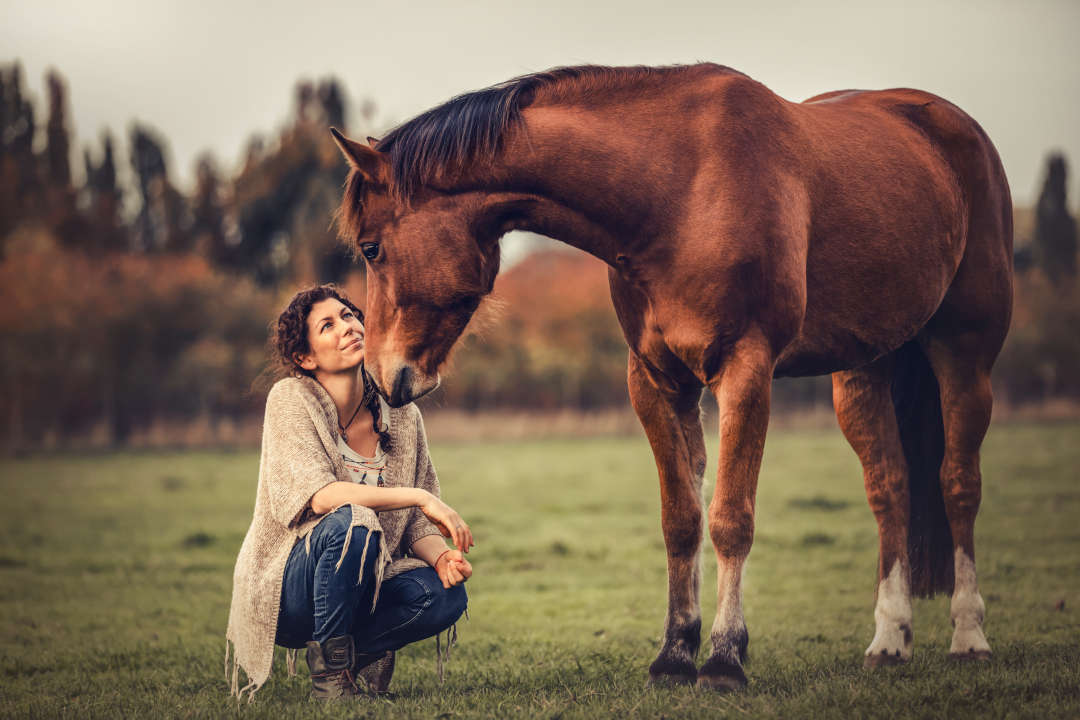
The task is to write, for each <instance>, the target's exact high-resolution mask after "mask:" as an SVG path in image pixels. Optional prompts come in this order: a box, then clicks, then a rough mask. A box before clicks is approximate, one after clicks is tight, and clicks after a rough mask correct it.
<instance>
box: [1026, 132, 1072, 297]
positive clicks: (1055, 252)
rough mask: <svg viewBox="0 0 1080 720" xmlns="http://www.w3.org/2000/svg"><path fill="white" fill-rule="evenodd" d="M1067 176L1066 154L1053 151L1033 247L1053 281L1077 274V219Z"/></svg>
mask: <svg viewBox="0 0 1080 720" xmlns="http://www.w3.org/2000/svg"><path fill="white" fill-rule="evenodd" d="M1067 179H1068V168H1067V166H1066V164H1065V157H1064V156H1062V155H1059V154H1055V155H1051V156H1050V158H1049V160H1048V162H1047V170H1046V182H1045V183H1044V184H1043V189H1042V193H1041V194H1040V195H1039V205H1038V209H1037V214H1036V222H1035V242H1034V247H1033V251H1034V254H1035V257H1036V260H1037V261H1038V264H1039V266H1040V267H1042V269H1043V272H1045V273H1046V276H1047V277H1048V278H1050V280H1051V282H1053V283H1054V285H1061V284H1062V282H1064V281H1065V280H1066V279H1071V278H1073V277H1075V276H1076V220H1075V219H1074V218H1073V217H1072V216H1071V215H1070V214H1069V210H1068V208H1067V207H1066V206H1065V201H1066V197H1067V194H1066V183H1067Z"/></svg>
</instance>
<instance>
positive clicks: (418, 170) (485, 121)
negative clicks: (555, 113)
mask: <svg viewBox="0 0 1080 720" xmlns="http://www.w3.org/2000/svg"><path fill="white" fill-rule="evenodd" d="M703 70H704V71H707V72H714V71H716V70H722V71H725V72H734V71H732V70H730V69H729V68H724V67H722V66H720V65H711V64H706V65H674V66H669V67H644V66H636V67H606V66H601V65H583V66H578V67H560V68H554V69H552V70H547V71H545V72H538V73H532V74H529V75H522V76H521V77H517V78H514V79H512V80H508V81H506V82H503V83H500V84H498V85H493V86H491V87H489V88H485V89H483V90H477V91H475V92H470V93H465V94H463V95H458V96H457V97H455V98H453V99H451V100H449V101H447V102H446V103H443V104H442V105H439V106H438V107H435V108H432V109H431V110H428V111H427V112H425V113H423V114H421V115H418V116H416V117H415V118H413V119H412V120H409V121H407V122H405V123H403V124H401V125H399V126H398V127H396V128H395V129H393V130H391V131H390V133H389V134H388V135H386V136H385V137H383V138H382V140H380V141H379V143H378V145H377V146H376V149H377V150H379V151H380V152H384V153H388V154H389V156H390V167H391V188H392V190H393V192H394V194H395V195H397V196H398V197H401V198H409V197H411V196H412V194H413V192H414V191H415V190H416V188H417V187H418V186H420V185H422V184H423V183H425V182H427V181H429V180H430V179H431V178H432V176H433V175H435V174H436V173H437V172H439V171H440V170H443V169H446V168H457V169H460V168H463V167H465V166H466V165H468V164H469V163H472V162H474V161H476V160H483V159H491V158H493V157H494V156H495V154H496V153H498V152H499V150H500V149H501V146H502V139H503V136H504V135H505V133H506V132H507V131H508V130H510V129H511V128H513V127H514V126H515V125H517V124H518V123H519V122H520V121H521V111H522V110H523V109H524V108H525V107H528V105H529V104H530V103H531V102H532V101H533V99H534V98H535V96H536V93H537V91H539V90H542V89H544V90H546V89H550V90H553V91H555V92H557V93H559V94H561V91H563V90H565V91H567V93H568V94H570V93H573V94H579V93H580V94H587V93H591V92H598V91H603V90H609V89H613V88H617V87H626V86H635V85H638V84H640V83H642V82H646V81H648V80H652V79H655V78H658V77H666V76H669V75H671V74H681V73H686V72H690V71H703Z"/></svg>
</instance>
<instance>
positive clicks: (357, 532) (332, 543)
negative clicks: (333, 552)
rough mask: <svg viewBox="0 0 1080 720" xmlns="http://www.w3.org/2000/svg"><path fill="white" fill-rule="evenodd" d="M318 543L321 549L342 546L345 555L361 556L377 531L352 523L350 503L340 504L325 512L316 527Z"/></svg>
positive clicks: (375, 536) (376, 536) (376, 534)
mask: <svg viewBox="0 0 1080 720" xmlns="http://www.w3.org/2000/svg"><path fill="white" fill-rule="evenodd" d="M316 532H317V533H318V535H319V537H318V544H319V545H320V546H321V548H322V549H323V550H325V549H327V548H338V547H343V548H344V552H345V554H346V555H349V556H351V555H354V554H355V555H356V557H361V556H363V554H364V551H365V549H366V547H367V545H369V544H370V543H371V542H373V541H375V540H376V538H378V532H377V531H372V530H370V529H369V528H367V527H365V526H363V525H354V524H353V514H352V505H342V506H341V507H339V508H338V509H336V510H334V511H333V512H330V513H327V514H326V515H325V516H324V517H323V519H322V520H320V521H319V525H318V527H317V529H316Z"/></svg>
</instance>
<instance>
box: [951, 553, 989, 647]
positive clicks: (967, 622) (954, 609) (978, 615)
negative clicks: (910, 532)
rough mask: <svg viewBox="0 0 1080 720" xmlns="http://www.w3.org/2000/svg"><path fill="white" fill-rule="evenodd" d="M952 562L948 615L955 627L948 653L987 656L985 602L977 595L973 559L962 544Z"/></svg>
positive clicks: (977, 586)
mask: <svg viewBox="0 0 1080 720" xmlns="http://www.w3.org/2000/svg"><path fill="white" fill-rule="evenodd" d="M953 562H954V568H955V578H956V582H955V584H954V587H953V596H952V606H951V608H950V612H949V615H950V617H952V622H953V628H955V629H954V630H953V636H952V646H951V647H950V648H949V654H950V655H955V656H971V657H979V656H982V657H987V656H989V655H990V644H989V643H988V642H986V636H985V635H984V634H983V629H982V623H983V615H984V613H985V611H986V605H985V604H984V603H983V599H982V596H981V595H979V585H978V583H977V582H976V580H975V561H974V560H972V559H971V558H970V557H968V556H967V553H965V552H964V550H963V548H956V554H955V556H954V558H953Z"/></svg>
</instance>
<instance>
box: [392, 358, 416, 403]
mask: <svg viewBox="0 0 1080 720" xmlns="http://www.w3.org/2000/svg"><path fill="white" fill-rule="evenodd" d="M412 379H413V371H412V368H411V367H409V366H408V365H406V366H405V367H403V368H401V370H399V371H398V374H397V377H395V378H394V387H393V389H391V391H390V404H391V405H393V406H394V407H401V406H402V405H404V404H405V403H407V402H409V401H410V400H412Z"/></svg>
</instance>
